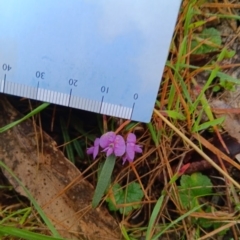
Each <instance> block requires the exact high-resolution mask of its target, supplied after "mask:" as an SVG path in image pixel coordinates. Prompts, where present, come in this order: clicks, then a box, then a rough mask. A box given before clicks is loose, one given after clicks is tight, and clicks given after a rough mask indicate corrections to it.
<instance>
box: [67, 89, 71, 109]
mask: <svg viewBox="0 0 240 240" xmlns="http://www.w3.org/2000/svg"><path fill="white" fill-rule="evenodd" d="M71 97H72V89H70V94H69V99H68V107H69V105H70V101H71Z"/></svg>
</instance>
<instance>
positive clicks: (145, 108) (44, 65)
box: [0, 0, 181, 122]
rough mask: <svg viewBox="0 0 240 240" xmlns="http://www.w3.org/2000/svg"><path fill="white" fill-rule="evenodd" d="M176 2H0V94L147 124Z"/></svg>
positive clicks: (4, 0)
mask: <svg viewBox="0 0 240 240" xmlns="http://www.w3.org/2000/svg"><path fill="white" fill-rule="evenodd" d="M180 4H181V0H172V1H159V0H152V1H149V0H138V1H135V2H133V3H131V4H130V3H129V2H128V1H122V0H115V1H112V0H106V1H99V0H93V1H91V3H90V2H88V1H82V0H71V1H67V0H62V1H61V3H59V1H58V0H51V1H49V0H39V1H32V0H22V1H16V0H8V1H6V0H0V8H1V10H2V11H1V13H0V76H2V79H0V92H3V93H6V94H12V95H16V96H20V97H26V98H31V99H36V100H39V101H46V102H50V103H54V104H59V105H64V106H69V107H73V108H80V109H84V110H87V111H93V112H96V113H101V114H106V115H112V116H116V117H120V118H127V119H132V120H135V121H142V122H149V120H150V118H151V115H152V110H153V105H154V102H155V100H156V96H157V93H158V89H159V84H160V80H159V79H161V75H162V73H163V69H164V66H165V62H166V59H167V56H168V49H169V46H170V41H171V38H172V35H173V30H174V26H175V23H176V19H177V15H178V11H179V8H180ZM82 13H84V14H82ZM68 14H70V15H71V17H69V18H63V17H62V16H63V15H68ZM122 16H124V18H123V17H122ZM159 29H161V31H159ZM103 95H104V96H103Z"/></svg>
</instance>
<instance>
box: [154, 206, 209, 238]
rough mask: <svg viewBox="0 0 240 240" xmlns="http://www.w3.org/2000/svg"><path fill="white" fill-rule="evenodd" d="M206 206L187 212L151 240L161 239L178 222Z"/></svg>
mask: <svg viewBox="0 0 240 240" xmlns="http://www.w3.org/2000/svg"><path fill="white" fill-rule="evenodd" d="M204 205H205V204H202V205H200V206H196V207H194V208H193V209H191V210H190V211H188V212H186V213H185V214H183V215H182V216H180V217H179V218H177V219H176V220H174V221H172V222H171V223H170V224H169V225H168V226H167V227H165V228H164V229H163V230H162V231H160V232H159V233H157V234H156V235H155V236H153V238H152V239H151V240H157V239H159V237H161V235H162V234H164V233H165V232H166V231H167V230H168V229H169V228H171V227H173V226H174V225H175V224H177V223H178V222H180V221H182V220H183V219H184V218H186V217H188V216H189V215H190V214H192V213H194V212H196V211H197V210H198V209H200V208H202V207H203V206H204Z"/></svg>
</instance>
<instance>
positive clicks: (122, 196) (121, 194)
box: [106, 182, 144, 215]
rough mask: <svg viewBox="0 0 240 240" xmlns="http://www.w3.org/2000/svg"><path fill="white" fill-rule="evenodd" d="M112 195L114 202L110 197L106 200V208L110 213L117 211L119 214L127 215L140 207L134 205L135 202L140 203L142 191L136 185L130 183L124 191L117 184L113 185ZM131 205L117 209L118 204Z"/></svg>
mask: <svg viewBox="0 0 240 240" xmlns="http://www.w3.org/2000/svg"><path fill="white" fill-rule="evenodd" d="M112 193H113V197H114V201H115V202H113V200H112V198H111V197H108V198H107V200H106V201H107V202H108V207H109V210H111V211H117V210H119V212H120V213H121V214H124V215H127V214H129V212H131V211H132V210H133V209H137V208H139V207H140V204H134V203H135V202H140V201H141V199H142V198H143V196H144V194H143V191H142V189H141V187H140V185H139V184H138V183H135V182H132V183H130V184H128V185H127V187H126V188H125V189H122V188H121V186H120V185H119V184H114V186H113V187H112ZM126 203H130V204H131V203H132V204H131V205H129V206H126V207H121V208H118V207H117V205H119V204H126Z"/></svg>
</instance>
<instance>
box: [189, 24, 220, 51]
mask: <svg viewBox="0 0 240 240" xmlns="http://www.w3.org/2000/svg"><path fill="white" fill-rule="evenodd" d="M221 44H222V39H221V34H220V32H219V31H218V30H217V29H215V28H205V29H204V30H203V31H202V32H201V33H199V34H198V35H195V36H194V39H193V41H192V45H191V49H195V51H194V52H193V53H194V54H203V53H209V52H212V51H216V50H219V47H220V46H221Z"/></svg>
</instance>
